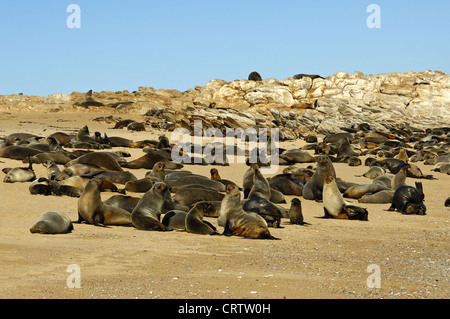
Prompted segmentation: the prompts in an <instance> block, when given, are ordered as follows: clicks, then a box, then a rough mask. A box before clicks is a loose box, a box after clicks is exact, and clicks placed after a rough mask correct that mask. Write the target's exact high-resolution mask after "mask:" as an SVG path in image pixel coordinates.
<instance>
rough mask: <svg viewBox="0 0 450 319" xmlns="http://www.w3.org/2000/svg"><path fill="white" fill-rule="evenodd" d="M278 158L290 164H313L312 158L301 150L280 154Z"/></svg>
mask: <svg viewBox="0 0 450 319" xmlns="http://www.w3.org/2000/svg"><path fill="white" fill-rule="evenodd" d="M279 156H280V158H282V159H284V160H286V161H287V162H288V163H291V164H295V163H313V162H315V159H314V156H312V155H311V154H309V153H308V152H306V151H303V150H301V149H289V150H286V151H284V152H283V153H281V154H280V155H279Z"/></svg>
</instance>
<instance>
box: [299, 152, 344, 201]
mask: <svg viewBox="0 0 450 319" xmlns="http://www.w3.org/2000/svg"><path fill="white" fill-rule="evenodd" d="M316 161H317V168H316V171H315V172H314V174H313V176H312V177H311V179H310V180H309V181H308V182H306V184H305V186H303V198H305V199H310V200H321V199H322V191H323V185H324V181H325V178H326V177H327V176H332V177H334V178H335V179H336V171H335V170H334V166H333V163H332V162H331V160H330V158H329V157H328V156H327V155H319V156H317V158H316Z"/></svg>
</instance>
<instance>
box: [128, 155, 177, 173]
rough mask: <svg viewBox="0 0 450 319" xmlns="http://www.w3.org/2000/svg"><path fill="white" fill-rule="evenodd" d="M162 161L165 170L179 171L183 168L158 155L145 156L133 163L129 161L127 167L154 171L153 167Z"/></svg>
mask: <svg viewBox="0 0 450 319" xmlns="http://www.w3.org/2000/svg"><path fill="white" fill-rule="evenodd" d="M161 161H163V162H164V163H165V168H167V169H177V168H182V167H183V165H182V164H180V163H175V162H173V161H171V160H168V159H166V158H165V157H164V156H162V155H161V154H158V153H152V154H145V155H143V156H141V157H139V158H137V159H135V160H133V161H129V162H128V163H127V165H126V166H125V167H127V168H131V169H140V168H145V169H153V166H154V165H155V164H156V163H158V162H161Z"/></svg>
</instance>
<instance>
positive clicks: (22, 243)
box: [0, 113, 450, 299]
mask: <svg viewBox="0 0 450 319" xmlns="http://www.w3.org/2000/svg"><path fill="white" fill-rule="evenodd" d="M105 115H109V114H107V113H104V114H101V113H100V114H94V113H73V114H63V113H25V114H11V113H2V114H1V115H0V135H7V134H10V133H13V132H19V131H20V132H30V133H34V134H37V135H41V136H47V135H49V134H51V133H53V132H56V131H59V130H60V131H64V132H68V133H70V132H75V131H77V130H78V129H79V128H80V127H81V126H82V125H84V124H87V125H88V126H89V129H90V130H91V132H94V131H100V132H106V133H107V134H108V135H109V136H114V135H120V136H124V137H129V138H132V139H134V140H139V139H146V138H153V137H156V136H157V135H158V134H159V133H160V132H158V131H157V130H154V129H150V130H149V131H147V132H134V133H132V132H128V131H126V130H125V129H122V130H112V129H111V127H112V126H113V124H106V123H104V122H96V121H92V119H94V118H96V117H98V116H105ZM121 116H122V117H123V118H136V119H140V118H141V117H140V116H139V115H130V116H127V115H123V114H122V115H121ZM169 137H170V135H169ZM300 143H301V141H298V142H296V143H294V142H285V143H281V146H283V147H293V146H295V145H301V144H300ZM129 151H130V152H131V154H132V158H133V159H134V158H137V157H138V156H141V155H142V150H140V149H131V150H129ZM22 164H23V163H21V162H19V161H14V160H9V159H3V158H2V159H0V168H4V167H15V166H23V165H22ZM299 166H306V164H301V165H299ZM34 167H35V170H36V173H37V175H38V176H45V170H44V167H43V166H42V165H40V164H35V165H34ZM419 167H420V168H421V169H422V170H423V173H424V174H433V175H434V176H435V177H436V178H437V180H422V182H423V185H424V192H425V199H426V205H427V215H426V216H416V215H414V216H406V215H402V214H400V213H397V212H388V211H387V208H388V207H389V206H390V205H389V204H365V205H363V206H364V207H367V209H368V211H369V221H349V220H333V219H320V218H317V217H320V216H322V215H323V208H322V204H321V203H317V202H314V201H308V200H304V199H303V198H301V200H302V204H303V212H304V216H305V220H306V221H307V222H309V223H311V224H312V225H310V226H297V225H291V224H288V220H287V219H283V221H282V226H283V228H279V229H274V228H270V230H271V233H272V234H273V235H274V236H275V237H278V238H280V239H281V240H277V241H272V240H250V239H244V238H239V237H225V236H202V235H193V234H188V233H185V232H177V231H172V232H150V231H138V230H136V229H134V228H132V227H110V228H101V227H95V226H92V225H86V224H75V225H74V227H75V229H74V231H73V232H72V233H70V234H64V235H38V234H31V233H30V231H29V228H30V227H31V226H32V225H33V223H34V222H35V221H36V219H37V218H38V217H39V216H40V215H41V214H43V213H45V212H46V211H50V210H56V211H61V212H64V213H67V214H68V215H69V216H70V217H71V218H72V220H76V219H77V199H76V198H70V197H56V196H48V197H44V196H32V195H30V193H29V191H28V186H29V183H15V184H6V183H2V182H0V194H1V197H0V198H1V200H0V267H1V269H2V271H1V274H0V298H7V299H10V298H32V299H35V298H62V299H67V298H149V299H153V298H161V299H175V298H176V299H184V298H193V299H198V298H207V299H213V298H214V299H216V298H218V299H225V298H252V299H254V298H257V299H268V298H271V299H279V298H288V299H293V298H296V299H298V298H439V299H441V298H448V297H449V296H450V290H449V248H450V244H449V213H450V209H449V208H446V207H444V200H445V199H446V198H447V197H448V196H449V195H450V192H449V189H450V188H449V185H450V176H449V175H444V174H441V173H436V172H432V171H431V168H432V167H431V166H424V165H422V164H421V163H420V164H419ZM185 168H186V169H190V170H192V171H193V172H196V173H201V174H204V175H206V176H209V175H208V174H209V169H210V167H209V166H191V165H190V166H185ZM218 168H219V172H220V174H221V176H222V178H226V179H230V180H233V181H234V182H236V183H238V184H241V183H242V175H243V173H244V171H245V170H247V168H248V167H247V166H245V165H243V164H235V165H232V166H229V167H222V166H220V167H218ZM335 168H336V172H337V175H338V177H341V178H342V179H344V180H346V181H353V182H360V183H368V182H369V181H368V180H367V179H366V178H364V177H356V176H355V175H357V174H362V173H364V172H365V171H366V170H367V169H368V168H367V167H365V166H359V167H350V166H348V165H347V164H335ZM281 169H282V168H281ZM281 169H280V172H281ZM131 171H132V172H133V173H134V174H135V175H136V176H137V177H138V178H140V177H143V176H144V174H145V172H146V170H131ZM2 174H3V173H2ZM2 178H3V177H2ZM414 182H415V180H414V179H411V178H408V179H407V184H409V185H414ZM129 194H130V195H138V196H141V195H142V194H132V193H129ZM111 195H113V194H112V193H103V194H102V196H103V198H104V199H107V198H109V197H110V196H111ZM291 198H292V197H291V196H287V202H288V203H289V201H290V199H291ZM349 201H350V202H353V203H356V204H357V205H362V204H358V203H357V201H356V200H352V199H350V200H349ZM287 205H288V204H286V205H284V206H285V207H287ZM208 220H210V221H211V222H212V223H213V224H215V225H217V220H215V219H214V218H209V219H208ZM218 230H219V231H222V228H221V227H218ZM72 264H76V265H79V267H80V269H81V288H68V286H67V278H68V276H69V275H70V273H68V272H66V269H67V267H68V266H69V265H72ZM373 264H375V265H377V266H378V267H379V269H380V274H381V287H380V288H369V287H368V286H367V279H368V277H369V276H370V275H371V273H369V272H368V271H367V270H368V267H369V265H373Z"/></svg>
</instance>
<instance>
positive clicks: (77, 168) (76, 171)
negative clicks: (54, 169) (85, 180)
mask: <svg viewBox="0 0 450 319" xmlns="http://www.w3.org/2000/svg"><path fill="white" fill-rule="evenodd" d="M103 170H105V169H104V168H102V167H100V166H97V165H92V164H73V165H71V166H69V167H65V168H64V169H63V170H62V172H63V173H65V174H67V175H69V176H76V175H87V174H90V173H92V172H95V171H103Z"/></svg>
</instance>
